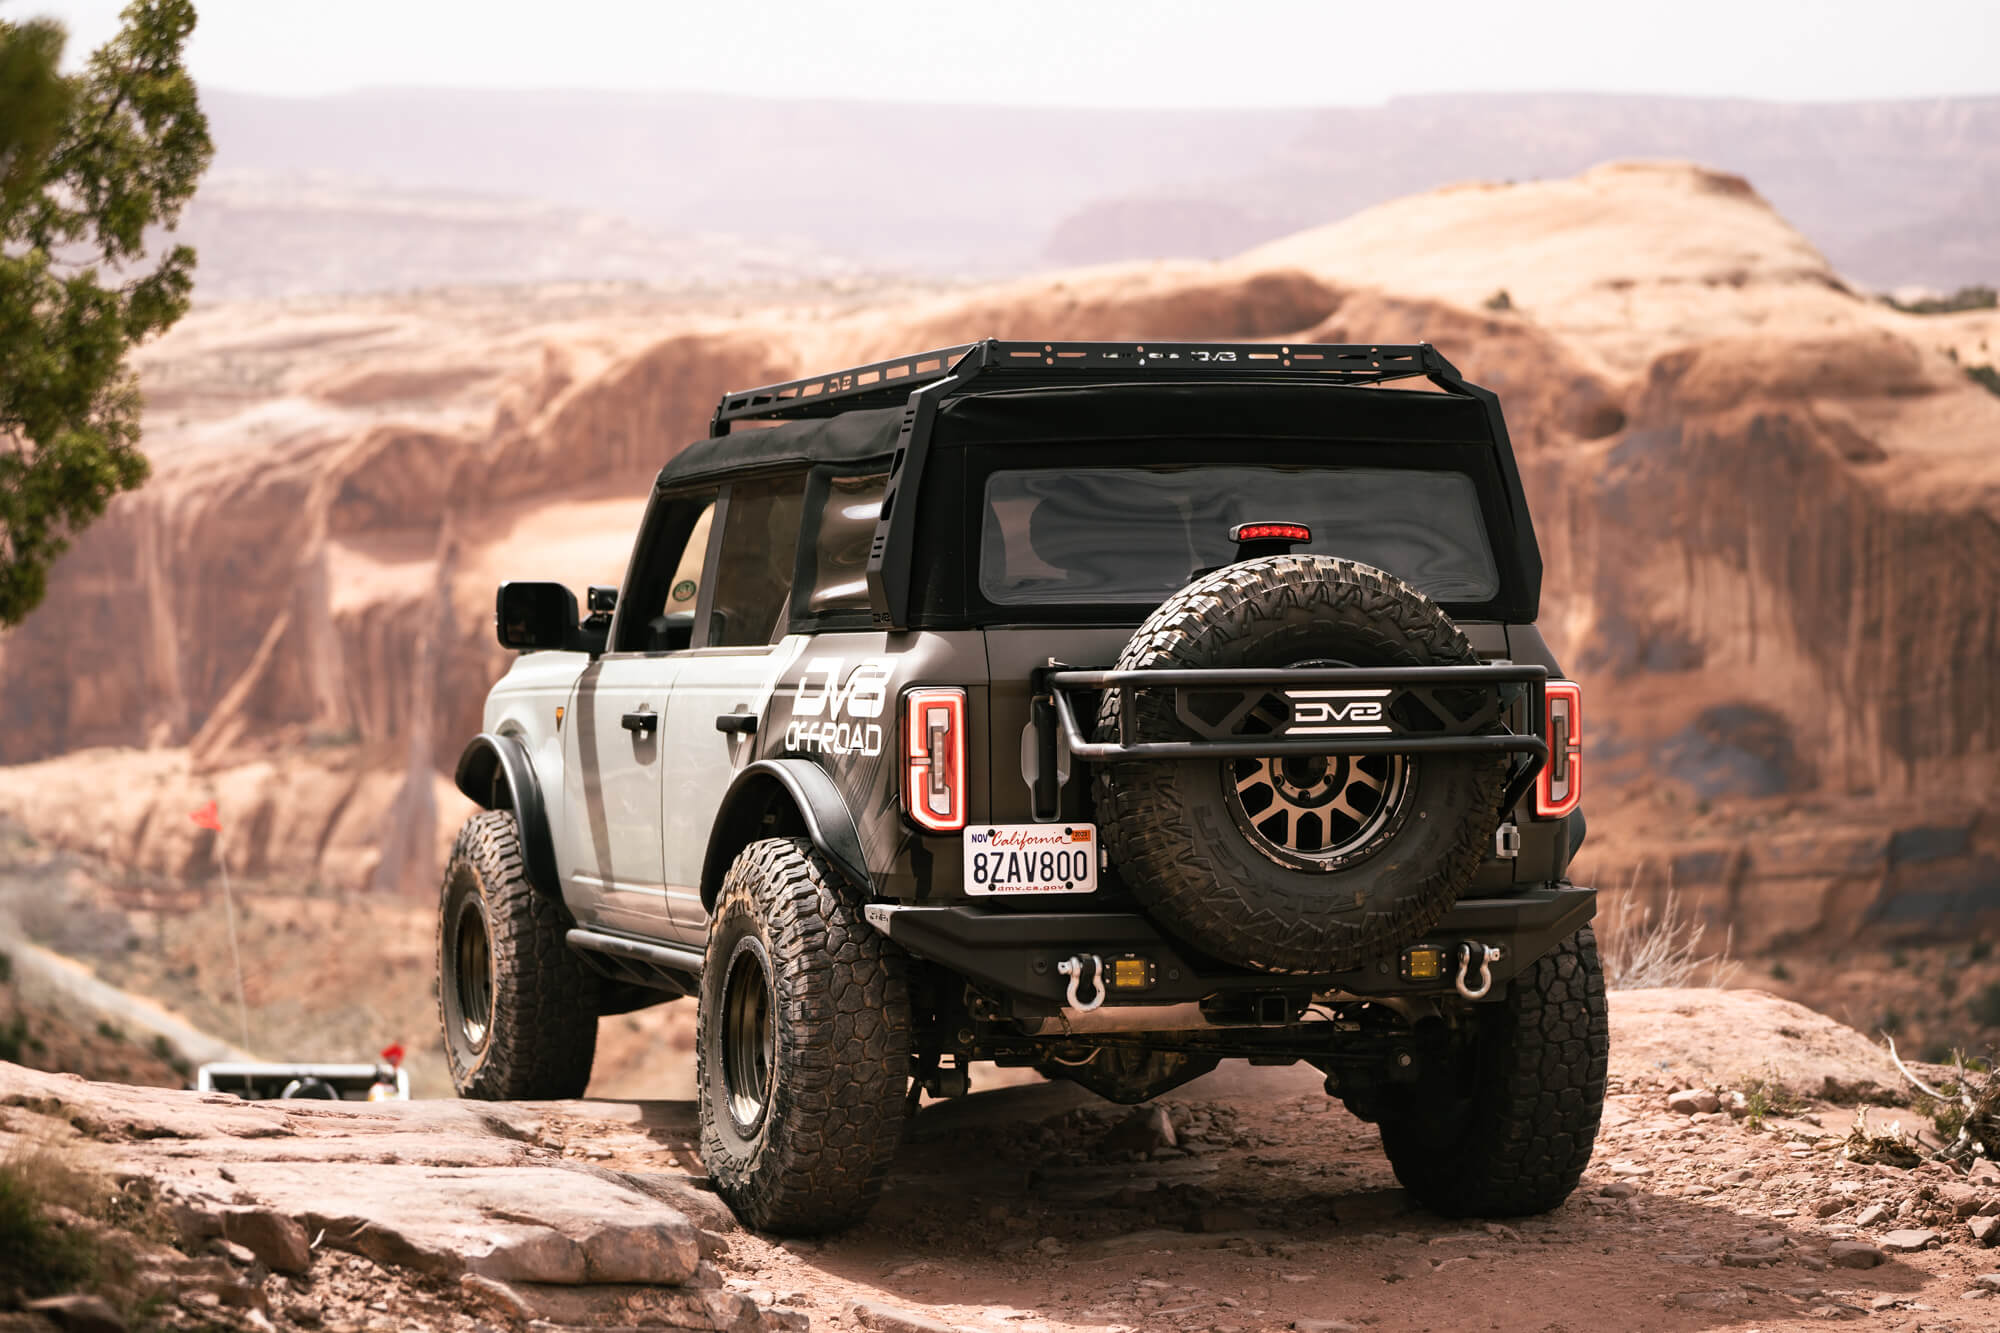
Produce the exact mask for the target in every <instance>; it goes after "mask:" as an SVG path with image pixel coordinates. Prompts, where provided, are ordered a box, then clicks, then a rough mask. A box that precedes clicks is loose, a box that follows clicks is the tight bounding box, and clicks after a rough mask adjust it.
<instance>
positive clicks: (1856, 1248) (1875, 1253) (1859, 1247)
mask: <svg viewBox="0 0 2000 1333" xmlns="http://www.w3.org/2000/svg"><path fill="white" fill-rule="evenodd" d="M1826 1257H1827V1258H1828V1259H1829V1260H1831V1261H1832V1262H1833V1263H1834V1264H1836V1265H1838V1266H1839V1267H1841V1268H1874V1267H1877V1266H1878V1265H1881V1264H1886V1263H1888V1262H1889V1256H1888V1255H1887V1254H1886V1253H1884V1252H1883V1251H1882V1250H1880V1249H1878V1248H1876V1247H1875V1246H1873V1245H1870V1244H1869V1243H1868V1242H1867V1241H1862V1240H1837V1241H1835V1242H1834V1243H1833V1244H1831V1245H1829V1246H1827V1247H1826Z"/></svg>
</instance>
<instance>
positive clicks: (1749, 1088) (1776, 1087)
mask: <svg viewBox="0 0 2000 1333" xmlns="http://www.w3.org/2000/svg"><path fill="white" fill-rule="evenodd" d="M1738 1091H1739V1092H1741V1093H1742V1094H1743V1104H1744V1112H1743V1119H1744V1120H1745V1121H1746V1122H1748V1124H1749V1126H1750V1128H1751V1129H1762V1128H1763V1127H1764V1121H1765V1120H1766V1119H1768V1118H1769V1117H1771V1116H1774V1115H1777V1116H1790V1115H1797V1114H1798V1113H1799V1112H1801V1111H1803V1110H1805V1109H1806V1103H1805V1102H1803V1101H1801V1100H1799V1097H1798V1094H1797V1093H1795V1092H1793V1091H1792V1090H1791V1089H1790V1088H1788V1087H1786V1086H1785V1085H1784V1084H1783V1083H1780V1082H1779V1081H1778V1080H1776V1079H1775V1078H1753V1079H1751V1080H1750V1081H1749V1082H1748V1083H1745V1084H1744V1085H1743V1086H1742V1087H1741V1088H1739V1089H1738Z"/></svg>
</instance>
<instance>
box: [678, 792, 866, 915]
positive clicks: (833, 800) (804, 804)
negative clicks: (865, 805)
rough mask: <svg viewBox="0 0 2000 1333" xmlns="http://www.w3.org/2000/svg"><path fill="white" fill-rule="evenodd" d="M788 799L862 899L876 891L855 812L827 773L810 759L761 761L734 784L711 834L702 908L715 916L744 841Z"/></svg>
mask: <svg viewBox="0 0 2000 1333" xmlns="http://www.w3.org/2000/svg"><path fill="white" fill-rule="evenodd" d="M780 793H782V794H783V795H784V796H786V797H789V798H790V801H791V804H792V805H793V806H794V807H795V808H796V809H797V810H798V812H799V818H800V820H801V821H802V822H803V823H804V824H805V834H806V836H807V837H809V838H811V839H812V844H813V846H814V847H816V848H818V849H819V851H820V854H821V855H823V856H825V857H826V859H827V860H829V861H831V862H832V863H833V867H834V869H836V870H838V871H839V872H840V874H841V876H842V877H843V878H844V879H846V880H847V881H848V883H849V884H850V885H852V886H853V887H854V888H856V889H858V890H860V891H861V892H862V893H868V892H870V891H871V890H872V888H873V884H872V883H871V881H870V880H869V877H868V858H867V857H866V856H865V855H864V854H863V853H862V850H861V830H860V828H859V826H858V825H856V824H855V822H854V813H853V811H851V810H849V809H848V808H847V800H846V798H845V797H843V796H842V795H841V794H840V789H839V788H838V787H836V786H834V785H833V779H832V778H830V777H828V776H827V773H826V770H825V769H823V768H821V767H820V766H819V765H817V764H815V763H812V762H810V761H809V760H805V759H759V760H758V761H757V762H756V763H753V764H750V765H748V766H747V767H745V768H744V769H743V770H742V771H741V772H740V773H738V774H737V775H736V777H735V778H734V779H733V780H732V781H731V782H730V784H729V790H728V791H726V792H724V793H723V795H722V805H721V807H720V808H719V809H718V810H717V811H716V812H715V825H714V827H713V828H711V829H710V830H709V835H708V855H707V857H706V858H704V860H703V862H702V868H701V905H702V906H703V907H704V908H706V909H708V910H710V911H713V910H714V908H715V898H716V895H717V894H718V893H720V892H721V891H722V879H723V876H725V875H727V874H728V873H729V865H730V862H732V861H734V860H735V859H736V853H737V852H738V851H740V850H741V849H742V847H743V846H744V845H746V844H747V843H748V842H749V841H750V839H748V838H747V837H743V836H741V835H743V834H746V833H748V832H750V831H751V830H752V828H754V825H755V823H756V822H758V821H761V819H762V818H763V815H764V813H765V811H766V810H768V809H769V808H770V802H771V800H772V799H773V798H774V797H776V796H778V795H779V794H780Z"/></svg>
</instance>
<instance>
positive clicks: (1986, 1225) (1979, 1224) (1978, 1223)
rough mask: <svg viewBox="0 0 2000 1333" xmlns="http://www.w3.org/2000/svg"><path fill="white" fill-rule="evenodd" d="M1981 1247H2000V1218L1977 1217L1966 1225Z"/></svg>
mask: <svg viewBox="0 0 2000 1333" xmlns="http://www.w3.org/2000/svg"><path fill="white" fill-rule="evenodd" d="M1965 1229H1966V1230H1967V1231H1970V1232H1971V1233H1972V1238H1973V1239H1974V1240H1976V1241H1978V1242H1979V1243H1980V1244H1981V1245H2000V1217H1975V1218H1973V1219H1972V1220H1971V1221H1969V1222H1967V1223H1966V1224H1965Z"/></svg>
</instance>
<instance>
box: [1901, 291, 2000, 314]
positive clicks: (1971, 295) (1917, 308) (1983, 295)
mask: <svg viewBox="0 0 2000 1333" xmlns="http://www.w3.org/2000/svg"><path fill="white" fill-rule="evenodd" d="M1883 299H1884V300H1885V301H1887V302H1888V303H1889V304H1890V305H1892V306H1894V307H1895V308H1896V309H1898V310H1900V311H1902V312H1903V313H1904V314H1906V315H1950V314H1955V313H1957V312H1958V311H1960V310H1991V309H1993V306H1994V303H1995V302H1996V301H2000V293H1996V292H1995V291H1994V290H1993V289H1992V288H1991V287H1961V288H1959V289H1958V290H1957V291H1955V292H1953V293H1952V294H1951V295H1950V296H1926V297H1923V298H1921V299H1919V300H1915V301H1909V302H1904V301H1898V300H1897V299H1896V298H1895V297H1893V296H1888V297H1884V298H1883Z"/></svg>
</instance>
